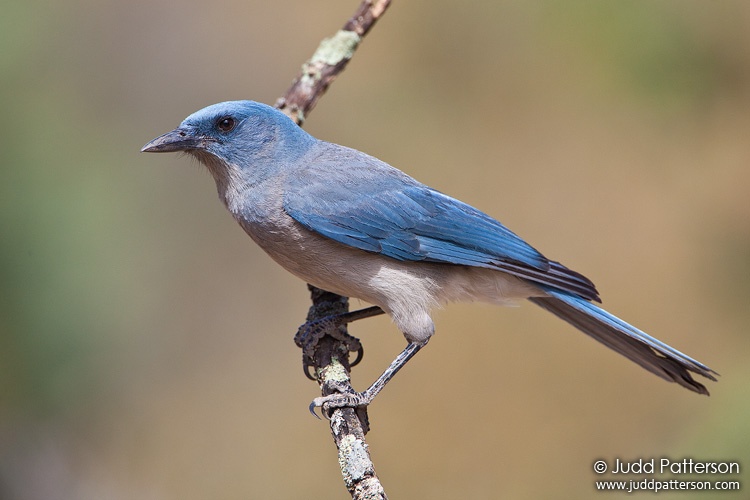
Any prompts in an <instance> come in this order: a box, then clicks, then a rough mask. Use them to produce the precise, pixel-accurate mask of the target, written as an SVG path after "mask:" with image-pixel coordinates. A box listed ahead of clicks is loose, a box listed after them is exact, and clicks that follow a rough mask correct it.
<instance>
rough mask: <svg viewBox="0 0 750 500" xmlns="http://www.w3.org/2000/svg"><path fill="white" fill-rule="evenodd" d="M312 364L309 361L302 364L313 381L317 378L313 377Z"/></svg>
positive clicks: (306, 375) (304, 370)
mask: <svg viewBox="0 0 750 500" xmlns="http://www.w3.org/2000/svg"><path fill="white" fill-rule="evenodd" d="M311 366H312V365H310V364H309V363H303V364H302V371H303V372H305V377H307V378H309V379H310V380H312V381H315V380H317V379H316V378H315V377H313V375H312V373H310V367H311Z"/></svg>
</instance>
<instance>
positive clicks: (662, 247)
mask: <svg viewBox="0 0 750 500" xmlns="http://www.w3.org/2000/svg"><path fill="white" fill-rule="evenodd" d="M357 4H358V1H357V0H346V1H344V0H335V1H326V2H322V1H317V2H311V1H309V0H277V1H274V2H267V1H261V0H251V1H244V2H240V1H217V2H199V1H195V0H190V1H184V2H175V1H172V2H167V1H164V0H157V1H154V2H146V1H142V0H135V1H128V2H113V1H110V2H93V1H88V2H87V1H80V0H73V1H69V2H51V1H43V0H42V1H35V0H31V1H29V2H10V3H8V4H6V5H4V7H3V15H2V16H0V45H1V46H2V47H3V49H2V51H0V108H1V109H2V110H3V113H2V119H0V231H1V233H0V234H1V236H0V498H3V499H6V498H7V499H9V500H36V499H40V500H42V499H43V500H57V499H59V500H68V499H71V500H72V499H76V500H80V499H132V498H139V499H145V500H150V499H154V500H161V499H178V498H179V499H188V500H191V499H207V498H216V499H247V498H279V499H297V498H341V499H344V498H347V493H346V490H345V489H344V487H343V484H342V481H341V477H340V473H339V470H338V464H337V460H336V451H335V448H334V446H333V444H332V442H331V439H330V436H329V431H328V429H327V426H326V424H325V423H324V422H320V421H317V420H315V419H313V418H312V417H310V415H309V414H308V413H307V404H308V403H309V401H310V400H311V399H312V398H313V397H315V396H316V395H317V387H316V386H315V384H313V383H311V382H310V381H308V380H307V379H306V378H304V376H303V375H302V370H301V363H300V351H299V350H298V349H297V347H295V346H294V344H293V343H292V336H293V334H294V332H295V331H296V329H297V326H298V325H299V324H300V323H301V322H302V321H303V319H304V316H305V314H306V311H307V307H308V304H309V302H308V298H307V291H306V289H305V286H304V284H303V283H301V282H299V281H298V280H296V278H294V277H292V276H291V275H288V274H287V273H286V272H284V271H283V270H282V269H280V268H278V267H277V266H276V265H275V264H273V262H272V261H271V260H270V259H269V258H268V257H267V256H265V255H264V254H263V253H262V252H261V251H260V250H259V249H258V248H256V247H255V246H254V245H253V244H252V242H251V241H250V239H249V238H247V237H246V236H245V235H244V234H243V232H242V231H241V230H240V228H239V227H237V226H236V224H235V223H234V221H233V220H232V218H231V217H230V216H229V215H228V214H226V213H225V210H224V208H223V207H222V205H221V203H220V202H219V201H218V200H217V197H216V194H215V187H214V185H213V181H212V180H211V178H210V176H208V175H207V174H206V173H205V172H204V171H203V168H202V167H200V166H199V165H198V164H197V163H196V162H195V161H193V160H190V159H187V158H184V157H183V158H180V157H178V156H176V155H161V156H156V155H145V154H140V153H139V149H140V147H141V146H142V145H143V144H144V143H146V142H147V141H148V140H150V139H152V138H153V137H155V136H157V135H159V134H161V133H163V132H166V131H168V130H171V129H172V128H174V127H175V126H176V125H177V124H178V123H179V122H180V121H181V120H182V119H183V118H184V117H185V116H187V115H188V114H189V113H192V112H193V111H195V110H197V109H199V108H202V107H204V106H206V105H208V104H212V103H214V102H218V101H223V100H230V99H246V98H249V99H254V100H258V101H262V102H266V103H269V104H272V103H273V102H274V100H275V99H276V98H277V97H278V96H279V95H280V94H281V93H282V92H283V91H284V90H285V89H286V88H287V86H288V84H289V83H290V82H291V80H292V78H293V77H294V76H295V75H296V73H297V71H298V69H299V67H300V65H301V63H302V62H303V61H304V60H305V59H307V58H308V57H309V56H310V55H311V54H312V52H313V51H314V49H315V47H316V46H317V44H318V43H319V41H320V40H321V39H322V38H323V37H326V36H330V35H331V34H333V33H335V31H336V30H337V29H338V28H339V27H340V26H341V25H342V24H343V23H344V21H345V20H346V19H347V18H348V16H349V15H350V14H351V13H352V12H353V11H354V9H355V7H356V5H357ZM749 23H750V3H748V2H745V1H742V0H736V1H729V0H727V1H723V0H717V1H710V2H709V1H697V0H696V1H692V0H673V1H666V0H663V1H662V0H655V1H644V0H636V1H631V2H625V1H611V0H605V1H593V0H591V1H577V0H575V1H561V0H560V1H533V2H517V1H515V2H514V1H497V0H491V1H490V0H488V1H471V2H468V1H466V2H455V1H448V0H433V1H427V0H411V1H398V0H397V1H395V2H394V3H393V5H392V7H391V9H390V10H389V11H388V12H387V13H386V15H385V16H384V17H383V19H382V20H381V21H380V23H379V24H378V25H377V26H376V27H375V29H374V30H373V31H372V33H371V34H370V35H369V36H368V37H367V39H366V40H365V41H364V44H363V45H362V46H361V48H360V50H359V51H358V53H357V54H356V56H355V58H354V60H353V61H352V63H351V64H350V66H349V68H348V69H347V70H346V71H345V72H344V73H343V74H342V75H341V76H340V77H339V79H338V80H337V81H336V82H335V84H334V85H333V86H332V88H331V89H330V91H329V93H328V94H327V95H326V96H325V97H324V98H323V99H322V100H321V101H320V103H319V105H318V107H317V109H315V111H314V112H313V113H312V114H311V115H310V117H309V121H308V123H307V124H306V129H307V130H308V131H310V132H311V133H313V134H314V135H316V136H318V137H320V138H323V139H326V140H330V141H333V142H337V143H341V144H344V145H347V146H351V147H354V148H357V149H360V150H362V151H365V152H367V153H370V154H373V155H375V156H377V157H379V158H381V159H383V160H385V161H387V162H389V163H391V164H393V165H394V166H396V167H398V168H401V169H402V170H404V171H406V172H408V173H409V174H411V175H413V176H415V177H417V178H418V179H420V180H421V181H423V182H425V183H427V184H429V185H431V186H433V187H435V188H437V189H439V190H441V191H444V192H448V193H450V194H451V195H453V196H456V197H458V198H459V199H462V200H464V201H467V202H469V203H471V204H473V205H475V206H477V207H479V208H480V209H482V210H484V211H486V212H488V213H489V214H491V215H493V216H495V217H497V218H498V219H499V220H501V221H502V222H503V223H504V224H506V225H507V226H509V227H510V228H511V229H512V230H514V231H515V232H516V233H518V234H519V235H521V236H522V237H524V238H525V239H527V240H528V241H529V242H530V243H532V244H533V245H534V246H535V247H536V248H538V249H540V250H541V251H542V252H543V253H544V254H545V255H547V256H548V257H550V258H553V259H555V260H559V261H561V262H563V263H564V264H566V265H568V266H569V267H571V268H573V269H576V270H578V271H580V272H582V273H584V274H586V275H587V276H589V277H590V278H591V279H593V280H594V281H595V282H596V283H597V285H598V287H599V289H600V291H601V292H602V297H603V299H604V305H605V307H607V308H608V309H609V310H610V311H611V312H613V313H615V314H617V315H619V316H621V317H623V318H624V319H626V320H628V321H630V322H632V323H634V324H635V325H637V326H639V327H641V328H643V329H644V330H646V331H647V332H649V333H652V334H653V335H655V336H657V337H658V338H660V339H661V340H663V341H665V342H668V343H669V344H671V345H673V346H675V347H676V348H678V349H680V350H682V351H684V352H685V353H687V354H689V355H691V356H694V357H696V358H697V359H699V360H700V361H702V362H704V363H706V364H708V365H709V366H711V367H712V368H714V369H715V370H717V371H718V372H719V373H721V374H722V377H721V379H720V382H719V383H718V384H715V383H711V384H710V386H709V389H710V390H711V392H712V396H711V397H710V398H706V397H701V396H697V395H695V394H692V393H690V392H688V391H685V390H682V389H681V388H679V387H677V386H676V385H673V384H667V383H665V382H663V381H662V380H660V379H658V378H656V377H654V376H653V375H651V374H649V373H647V372H646V371H644V370H642V369H640V368H639V367H637V366H636V365H634V364H632V363H629V362H627V361H626V360H624V359H622V358H621V357H619V356H617V355H616V354H614V353H612V352H611V351H609V350H607V349H606V348H604V347H603V346H600V345H598V344H596V343H595V342H593V341H591V340H589V339H588V338H586V337H585V336H584V335H582V334H580V333H578V332H577V331H575V330H573V329H572V328H571V327H569V326H568V325H566V324H565V323H563V322H561V321H559V320H557V319H555V318H554V317H552V316H551V315H549V314H547V313H545V312H544V311H542V310H540V309H538V308H535V307H533V306H531V305H530V304H526V305H524V306H523V307H521V308H514V309H503V308H497V307H491V306H486V305H453V306H450V307H447V308H446V309H445V310H443V311H440V312H438V313H437V318H436V323H437V334H436V336H435V337H434V339H433V340H432V342H431V343H430V345H429V347H428V348H427V349H426V350H424V351H423V352H422V353H420V354H419V356H417V357H416V358H415V359H414V360H413V361H412V362H411V363H410V364H409V366H408V367H407V368H406V369H405V370H403V372H401V373H400V374H399V376H398V377H397V378H396V379H395V381H394V382H393V383H392V384H390V385H389V386H388V388H387V389H386V390H385V391H384V392H383V394H381V396H380V397H379V398H378V399H377V401H376V402H375V404H374V405H373V406H372V407H371V409H370V418H371V420H372V427H373V430H372V432H371V433H370V435H369V436H368V442H369V444H370V447H371V452H372V456H373V460H374V462H375V464H376V467H377V471H378V473H379V475H380V477H381V479H382V482H383V484H384V486H385V488H386V491H387V492H388V494H389V495H390V497H391V498H393V499H397V498H435V499H438V498H440V499H442V498H445V499H454V498H465V499H485V498H489V499H493V498H513V499H538V498H600V497H602V496H604V497H606V498H625V497H626V495H624V494H613V493H598V492H596V491H595V489H594V481H595V480H597V479H601V478H607V477H611V476H609V475H605V476H597V475H596V474H595V473H594V472H593V470H592V464H593V462H594V461H595V460H597V459H604V460H606V461H607V462H610V463H611V462H613V461H614V460H615V458H620V459H622V460H634V459H637V458H646V459H649V458H654V457H655V458H657V459H658V458H660V457H669V458H672V459H673V460H681V459H682V458H685V457H691V458H693V459H695V460H700V461H708V460H723V461H727V460H731V461H739V462H740V463H741V466H742V467H746V466H750V460H749V458H750V384H748V382H749V381H750V368H748V366H749V365H748V362H747V357H748V353H750V349H749V347H750V339H749V338H748V334H747V325H748V323H749V322H750V307H748V305H749V303H748V299H749V298H750V195H749V193H748V188H749V187H750V140H749V139H750V50H748V47H749V46H750V30H748V28H747V27H748V25H749ZM353 306H355V307H356V306H358V304H357V303H356V301H353ZM352 333H353V334H355V335H357V336H359V337H360V338H362V340H363V342H364V344H365V348H366V354H365V359H364V362H363V363H362V364H361V365H360V366H359V367H357V368H356V369H355V371H354V383H355V386H357V387H359V388H364V387H366V386H367V384H369V383H370V382H371V381H372V380H373V379H374V378H375V377H376V376H377V375H378V374H379V373H380V371H381V370H382V369H383V368H384V367H385V366H386V364H387V363H388V362H390V360H391V359H392V358H393V356H394V355H395V354H396V353H397V352H398V351H399V350H400V349H401V348H402V347H403V342H404V341H403V338H402V336H401V335H400V333H399V332H398V331H396V329H395V328H394V327H393V325H391V324H390V322H389V321H388V320H387V318H378V319H372V320H368V321H365V322H362V323H361V324H356V325H355V326H353V327H352ZM643 477H644V476H642V475H639V476H630V477H628V478H626V479H636V480H640V479H643ZM656 477H657V479H668V477H665V476H659V475H657V476H656ZM691 479H692V478H691ZM699 479H703V478H699ZM709 479H711V480H715V479H726V480H740V481H743V487H744V489H745V492H746V490H747V488H748V487H750V484H746V483H748V481H750V478H749V477H748V475H747V474H746V473H745V472H744V469H743V472H742V473H741V474H740V475H739V476H738V475H734V476H723V477H718V478H717V477H712V478H709ZM745 494H746V493H745ZM684 496H688V497H689V498H693V499H699V498H701V499H702V498H722V499H725V498H726V499H729V498H740V497H743V492H734V493H731V492H722V493H717V492H713V493H711V492H709V493H705V494H701V493H695V492H693V493H682V494H664V493H661V494H660V496H659V498H663V499H668V498H682V497H684Z"/></svg>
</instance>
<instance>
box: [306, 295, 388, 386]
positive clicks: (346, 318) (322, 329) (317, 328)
mask: <svg viewBox="0 0 750 500" xmlns="http://www.w3.org/2000/svg"><path fill="white" fill-rule="evenodd" d="M379 314H383V310H382V309H381V308H379V307H378V306H372V307H367V308H365V309H359V310H357V311H351V312H347V313H342V314H334V315H331V316H326V317H324V318H320V319H316V320H313V321H308V322H307V323H305V324H304V325H302V326H300V327H299V329H298V330H297V334H296V335H295V336H294V343H295V344H297V346H298V347H300V348H301V349H302V368H303V370H304V371H305V376H306V377H307V378H309V379H310V380H315V377H314V376H313V375H312V374H311V373H310V367H311V366H313V363H314V361H313V360H314V354H315V349H316V347H317V345H318V342H319V341H320V339H321V338H323V336H324V335H326V334H329V335H331V336H333V337H334V338H335V339H336V340H338V341H340V342H343V343H344V344H346V346H347V347H348V349H349V351H350V352H356V353H357V358H356V359H355V360H354V361H353V362H352V363H351V366H355V365H356V364H357V363H359V362H360V361H362V356H363V355H364V348H363V347H362V344H361V343H360V342H359V339H358V338H356V337H354V336H352V335H349V334H348V333H346V331H345V330H344V329H343V328H339V327H341V326H343V325H346V324H348V323H351V322H353V321H357V320H359V319H365V318H371V317H372V316H377V315H379Z"/></svg>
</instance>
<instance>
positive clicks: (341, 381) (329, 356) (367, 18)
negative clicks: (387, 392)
mask: <svg viewBox="0 0 750 500" xmlns="http://www.w3.org/2000/svg"><path fill="white" fill-rule="evenodd" d="M390 3H391V0H363V1H362V3H361V4H360V6H359V8H357V11H356V12H355V13H354V15H353V16H352V18H351V19H349V21H347V22H346V24H344V26H343V28H342V29H341V30H339V31H338V32H337V33H336V34H335V35H334V36H332V37H331V38H327V39H325V40H323V41H322V42H321V43H320V46H319V47H318V49H317V50H316V51H315V53H314V54H313V56H312V57H311V58H310V59H309V60H308V61H307V62H306V63H305V64H304V65H303V66H302V71H301V73H300V74H299V75H298V76H297V78H296V79H295V80H294V82H293V83H292V85H291V87H289V89H288V90H287V91H286V92H285V93H284V95H283V96H282V97H280V98H279V99H278V100H277V101H276V107H277V108H279V109H280V110H281V111H283V112H284V113H286V114H287V115H288V116H289V117H291V118H292V119H293V120H294V121H295V122H296V123H297V124H298V125H300V126H301V125H302V124H303V123H304V121H305V118H306V117H307V115H308V114H309V113H310V111H312V109H313V108H314V107H315V105H316V104H317V102H318V99H320V97H321V96H322V95H323V94H324V93H325V91H326V90H327V89H328V86H329V85H330V84H331V82H333V80H334V79H335V78H336V76H338V74H339V73H341V72H342V71H343V70H344V68H345V67H346V65H347V64H348V62H349V60H350V59H351V58H352V56H353V55H354V51H355V50H356V49H357V47H358V46H359V44H360V42H361V41H362V38H363V37H364V36H365V35H366V34H367V33H368V32H369V31H370V29H371V28H372V27H373V25H374V24H375V22H376V21H377V20H378V19H379V18H380V16H382V15H383V13H384V12H385V10H386V9H387V8H388V6H389V5H390ZM308 287H309V288H310V292H311V298H312V306H311V307H310V311H309V313H308V316H307V321H312V320H317V319H321V318H324V317H326V316H330V315H332V314H339V313H345V312H347V311H348V310H349V301H348V299H347V298H346V297H341V296H340V295H336V294H333V293H330V292H326V291H324V290H320V289H318V288H315V287H313V286H311V285H308ZM338 328H343V329H345V328H346V327H345V326H340V327H338ZM349 345H350V344H347V343H346V342H345V341H343V340H341V336H340V335H338V336H337V335H326V336H324V337H323V338H322V339H321V341H320V342H319V343H318V347H317V349H316V351H315V355H314V359H313V367H314V369H315V374H316V376H317V380H318V383H319V384H320V387H321V392H322V395H323V396H326V395H328V394H332V393H334V392H342V391H344V392H348V391H351V392H354V389H352V387H351V384H350V378H349V369H350V367H349ZM330 419H331V421H330V423H331V434H332V436H333V440H334V442H335V443H336V447H337V448H338V454H339V466H340V467H341V473H342V475H343V477H344V483H345V484H346V489H347V490H349V493H350V494H351V495H352V498H354V499H373V500H375V499H384V500H385V499H387V497H386V494H385V491H384V490H383V486H382V485H381V484H380V480H379V479H378V476H377V475H376V474H375V466H374V465H373V463H372V460H371V459H370V453H369V451H368V447H367V443H366V442H365V433H366V432H367V430H368V428H369V423H368V421H367V413H366V410H365V409H364V408H363V409H360V410H358V411H355V410H354V409H353V408H337V409H335V410H333V411H332V412H331V415H330Z"/></svg>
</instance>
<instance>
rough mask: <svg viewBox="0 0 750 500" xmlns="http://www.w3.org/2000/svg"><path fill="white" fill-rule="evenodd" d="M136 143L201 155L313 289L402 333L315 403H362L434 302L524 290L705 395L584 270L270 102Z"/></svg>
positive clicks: (221, 189) (248, 226) (226, 198)
mask: <svg viewBox="0 0 750 500" xmlns="http://www.w3.org/2000/svg"><path fill="white" fill-rule="evenodd" d="M142 151H145V152H154V153H159V152H186V153H188V154H190V155H192V156H194V157H195V158H197V159H198V160H199V161H200V162H201V163H203V164H204V165H205V166H206V167H207V168H208V170H209V172H210V173H211V175H212V176H213V178H214V180H215V181H216V187H217V189H218V193H219V197H220V198H221V200H222V201H223V202H224V204H225V205H226V207H227V209H228V210H229V212H230V213H231V214H232V215H233V216H234V218H235V219H236V220H237V222H238V223H239V224H240V226H242V228H243V229H244V230H245V232H246V233H247V234H248V235H249V236H250V237H251V238H252V239H253V240H254V241H255V242H256V243H257V244H258V245H259V246H260V247H261V248H262V249H263V250H264V251H265V252H266V253H267V254H268V255H269V256H270V257H271V258H272V259H274V260H275V261H276V262H277V263H279V264H280V265H281V266H282V267H284V268H285V269H286V270H287V271H289V272H291V273H292V274H294V275H296V276H298V277H299V278H301V279H302V280H304V281H306V282H308V283H310V284H312V285H315V286H316V287H318V288H321V289H323V290H328V291H331V292H334V293H337V294H339V295H343V296H347V297H356V298H359V299H362V300H364V301H366V302H369V303H371V304H375V305H376V306H379V308H380V309H377V313H380V312H383V311H384V312H385V313H387V314H388V315H390V317H391V318H392V320H393V322H394V323H395V324H396V326H397V327H398V328H399V329H400V330H401V332H402V333H403V335H404V337H405V338H406V340H407V343H408V344H407V347H406V348H405V349H404V351H403V352H401V353H400V354H399V355H398V356H397V357H396V359H395V360H394V361H393V363H391V365H390V366H389V367H388V369H386V371H385V372H384V373H383V375H381V376H380V377H379V378H378V380H376V381H375V383H373V384H372V385H371V386H370V387H369V388H368V389H367V390H365V391H364V392H362V393H358V394H354V395H351V394H349V395H346V394H344V395H342V394H334V395H332V396H326V397H323V398H316V399H315V400H314V401H313V404H312V405H311V408H312V407H314V406H323V405H326V407H328V408H331V407H341V406H364V405H367V404H369V403H370V402H371V401H372V399H373V398H374V397H375V396H376V395H377V394H378V392H380V390H381V389H382V388H383V387H384V386H385V384H386V383H387V382H388V381H389V380H390V379H391V378H392V377H393V376H394V375H395V373H396V372H397V371H398V370H399V369H400V368H401V367H402V366H404V364H406V362H407V361H408V360H409V359H410V358H411V357H412V356H413V355H414V354H415V353H416V352H417V351H418V350H419V349H420V348H422V347H423V346H424V345H425V344H427V342H428V340H429V339H430V337H431V336H432V334H433V333H434V331H435V326H434V324H433V321H432V318H431V315H430V313H431V310H432V309H433V308H435V307H437V306H439V305H441V304H445V303H449V302H456V301H482V302H490V303H494V304H501V305H512V304H515V303H517V302H518V301H520V300H521V299H528V300H530V301H531V302H533V303H534V304H536V305H538V306H540V307H542V308H543V309H546V310H548V311H550V312H551V313H552V314H555V315H556V316H558V317H559V318H561V319H563V320H565V321H567V322H568V323H570V324H571V325H573V326H574V327H576V328H578V329H579V330H581V331H582V332H583V333H585V334H587V335H589V336H590V337H592V338H594V339H595V340H598V341H599V342H601V343H602V344H604V345H605V346H607V347H609V348H610V349H612V350H614V351H616V352H618V353H620V354H622V355H623V356H625V357H626V358H628V359H630V360H631V361H633V362H635V363H637V364H639V365H640V366H642V367H643V368H645V369H646V370H648V371H650V372H651V373H653V374H655V375H657V376H659V377H661V378H663V379H665V380H667V381H670V382H676V383H677V384H679V385H681V386H682V387H685V388H687V389H689V390H691V391H695V392H697V393H700V394H706V395H708V391H707V390H706V388H705V386H703V385H702V384H701V383H699V382H697V381H695V380H694V379H693V377H692V376H691V372H692V373H696V374H699V375H702V376H703V377H706V378H708V379H710V380H714V381H715V380H716V379H715V378H714V376H713V375H714V374H716V372H714V371H713V370H711V369H710V368H708V367H707V366H705V365H703V364H702V363H700V362H698V361H696V360H694V359H692V358H690V357H688V356H686V355H684V354H682V353H681V352H679V351H677V350H676V349H674V348H672V347H670V346H668V345H667V344H665V343H663V342H661V341H659V340H657V339H655V338H654V337H651V336H649V335H647V334H646V333H644V332H642V331H641V330H639V329H637V328H635V327H634V326H631V325H629V324H628V323H626V322H625V321H623V320H621V319H619V318H617V317H615V316H613V315H612V314H610V313H608V312H607V311H605V310H603V309H601V308H600V307H599V306H597V305H596V304H595V303H594V302H600V300H599V294H598V292H597V290H596V288H595V287H594V284H593V283H592V282H591V281H590V280H589V279H587V278H586V277H584V276H583V275H581V274H579V273H577V272H575V271H572V270H570V269H568V268H567V267H565V266H563V265H562V264H560V263H559V262H555V261H553V260H549V259H547V258H546V257H545V256H544V255H542V254H541V253H540V252H538V251H537V250H536V249H535V248H533V247H532V246H530V245H529V244H528V243H526V242H525V241H524V240H522V239H521V238H519V237H518V236H516V234H514V233H513V232H511V231H510V230H509V229H507V228H506V227H505V226H503V225H502V224H501V223H500V222H498V221H497V220H495V219H493V218H492V217H490V216H489V215H486V214H484V213H482V212H481V211H479V210H477V209H476V208H473V207H471V206H470V205H467V204H466V203H463V202H461V201H458V200H456V199H454V198H451V197H450V196H447V195H445V194H443V193H440V192H438V191H436V190H434V189H431V188H430V187H428V186H425V185H424V184H422V183H420V182H418V181H416V180H415V179H413V178H412V177H410V176H408V175H406V174H405V173H403V172H401V171H400V170H398V169H396V168H394V167H391V166H390V165H388V164H386V163H384V162H382V161H380V160H378V159H376V158H373V157H372V156H369V155H367V154H365V153H362V152H360V151H356V150H354V149H350V148H347V147H344V146H339V145H336V144H332V143H329V142H324V141H321V140H318V139H316V138H314V137H312V136H311V135H310V134H308V133H307V132H305V131H304V130H302V129H301V128H300V127H298V126H297V125H296V124H295V123H294V122H293V121H292V120H291V119H289V118H288V117H287V116H286V115H284V114H283V113H281V112H280V111H278V110H276V109H274V108H272V107H270V106H267V105H264V104H260V103H257V102H252V101H232V102H224V103H219V104H215V105H212V106H209V107H207V108H204V109H202V110H200V111H198V112H196V113H194V114H192V115H190V116H188V117H187V118H186V119H185V120H184V121H183V122H182V123H181V124H180V126H179V127H178V128H176V129H175V130H173V131H171V132H168V133H166V134H164V135H162V136H160V137H158V138H156V139H154V140H153V141H151V142H149V143H148V144H146V145H145V146H144V147H143V149H142ZM334 320H335V318H334ZM342 321H343V320H342Z"/></svg>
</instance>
